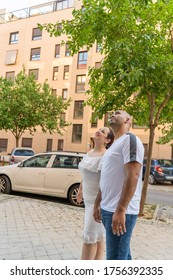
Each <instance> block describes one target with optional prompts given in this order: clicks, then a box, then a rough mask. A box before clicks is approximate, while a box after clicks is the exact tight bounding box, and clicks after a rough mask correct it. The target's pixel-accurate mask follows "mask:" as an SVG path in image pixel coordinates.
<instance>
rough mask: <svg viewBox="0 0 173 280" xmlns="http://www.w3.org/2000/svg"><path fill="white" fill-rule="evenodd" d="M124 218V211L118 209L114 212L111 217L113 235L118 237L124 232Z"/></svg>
mask: <svg viewBox="0 0 173 280" xmlns="http://www.w3.org/2000/svg"><path fill="white" fill-rule="evenodd" d="M125 222H126V216H125V209H124V210H122V209H119V208H117V210H116V211H115V213H114V214H113V216H112V232H113V234H117V235H118V236H120V235H122V234H123V233H125V232H126V226H125Z"/></svg>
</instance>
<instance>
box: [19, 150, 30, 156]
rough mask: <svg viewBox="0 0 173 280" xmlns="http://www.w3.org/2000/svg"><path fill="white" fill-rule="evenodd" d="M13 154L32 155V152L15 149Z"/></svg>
mask: <svg viewBox="0 0 173 280" xmlns="http://www.w3.org/2000/svg"><path fill="white" fill-rule="evenodd" d="M14 155H15V156H33V155H34V152H33V151H30V150H16V151H15V152H14Z"/></svg>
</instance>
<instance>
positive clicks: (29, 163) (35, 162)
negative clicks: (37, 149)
mask: <svg viewBox="0 0 173 280" xmlns="http://www.w3.org/2000/svg"><path fill="white" fill-rule="evenodd" d="M50 157H51V155H41V156H35V157H33V158H29V159H27V160H25V161H24V163H23V167H41V168H45V167H46V166H47V164H48V162H49V160H50Z"/></svg>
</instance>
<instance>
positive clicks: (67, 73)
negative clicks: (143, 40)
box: [64, 65, 69, 80]
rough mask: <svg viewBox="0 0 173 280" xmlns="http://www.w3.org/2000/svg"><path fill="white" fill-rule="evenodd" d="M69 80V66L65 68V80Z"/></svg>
mask: <svg viewBox="0 0 173 280" xmlns="http://www.w3.org/2000/svg"><path fill="white" fill-rule="evenodd" d="M68 79H69V65H66V66H64V80H68Z"/></svg>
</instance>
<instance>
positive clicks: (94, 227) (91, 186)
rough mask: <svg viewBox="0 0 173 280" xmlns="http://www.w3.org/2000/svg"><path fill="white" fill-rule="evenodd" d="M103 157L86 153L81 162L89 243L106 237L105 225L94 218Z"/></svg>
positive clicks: (86, 235)
mask: <svg viewBox="0 0 173 280" xmlns="http://www.w3.org/2000/svg"><path fill="white" fill-rule="evenodd" d="M101 159H102V156H98V157H92V156H89V155H88V154H86V155H85V156H84V158H83V160H82V161H81V162H80V163H79V170H80V173H81V176H82V191H83V198H84V202H85V220H84V230H83V241H84V242H85V243H88V244H92V243H96V242H99V241H103V240H104V237H105V230H104V227H103V225H102V224H100V223H97V222H96V221H95V220H94V218H93V208H94V201H95V198H96V196H97V193H98V190H99V182H100V168H101V166H100V161H101Z"/></svg>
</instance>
